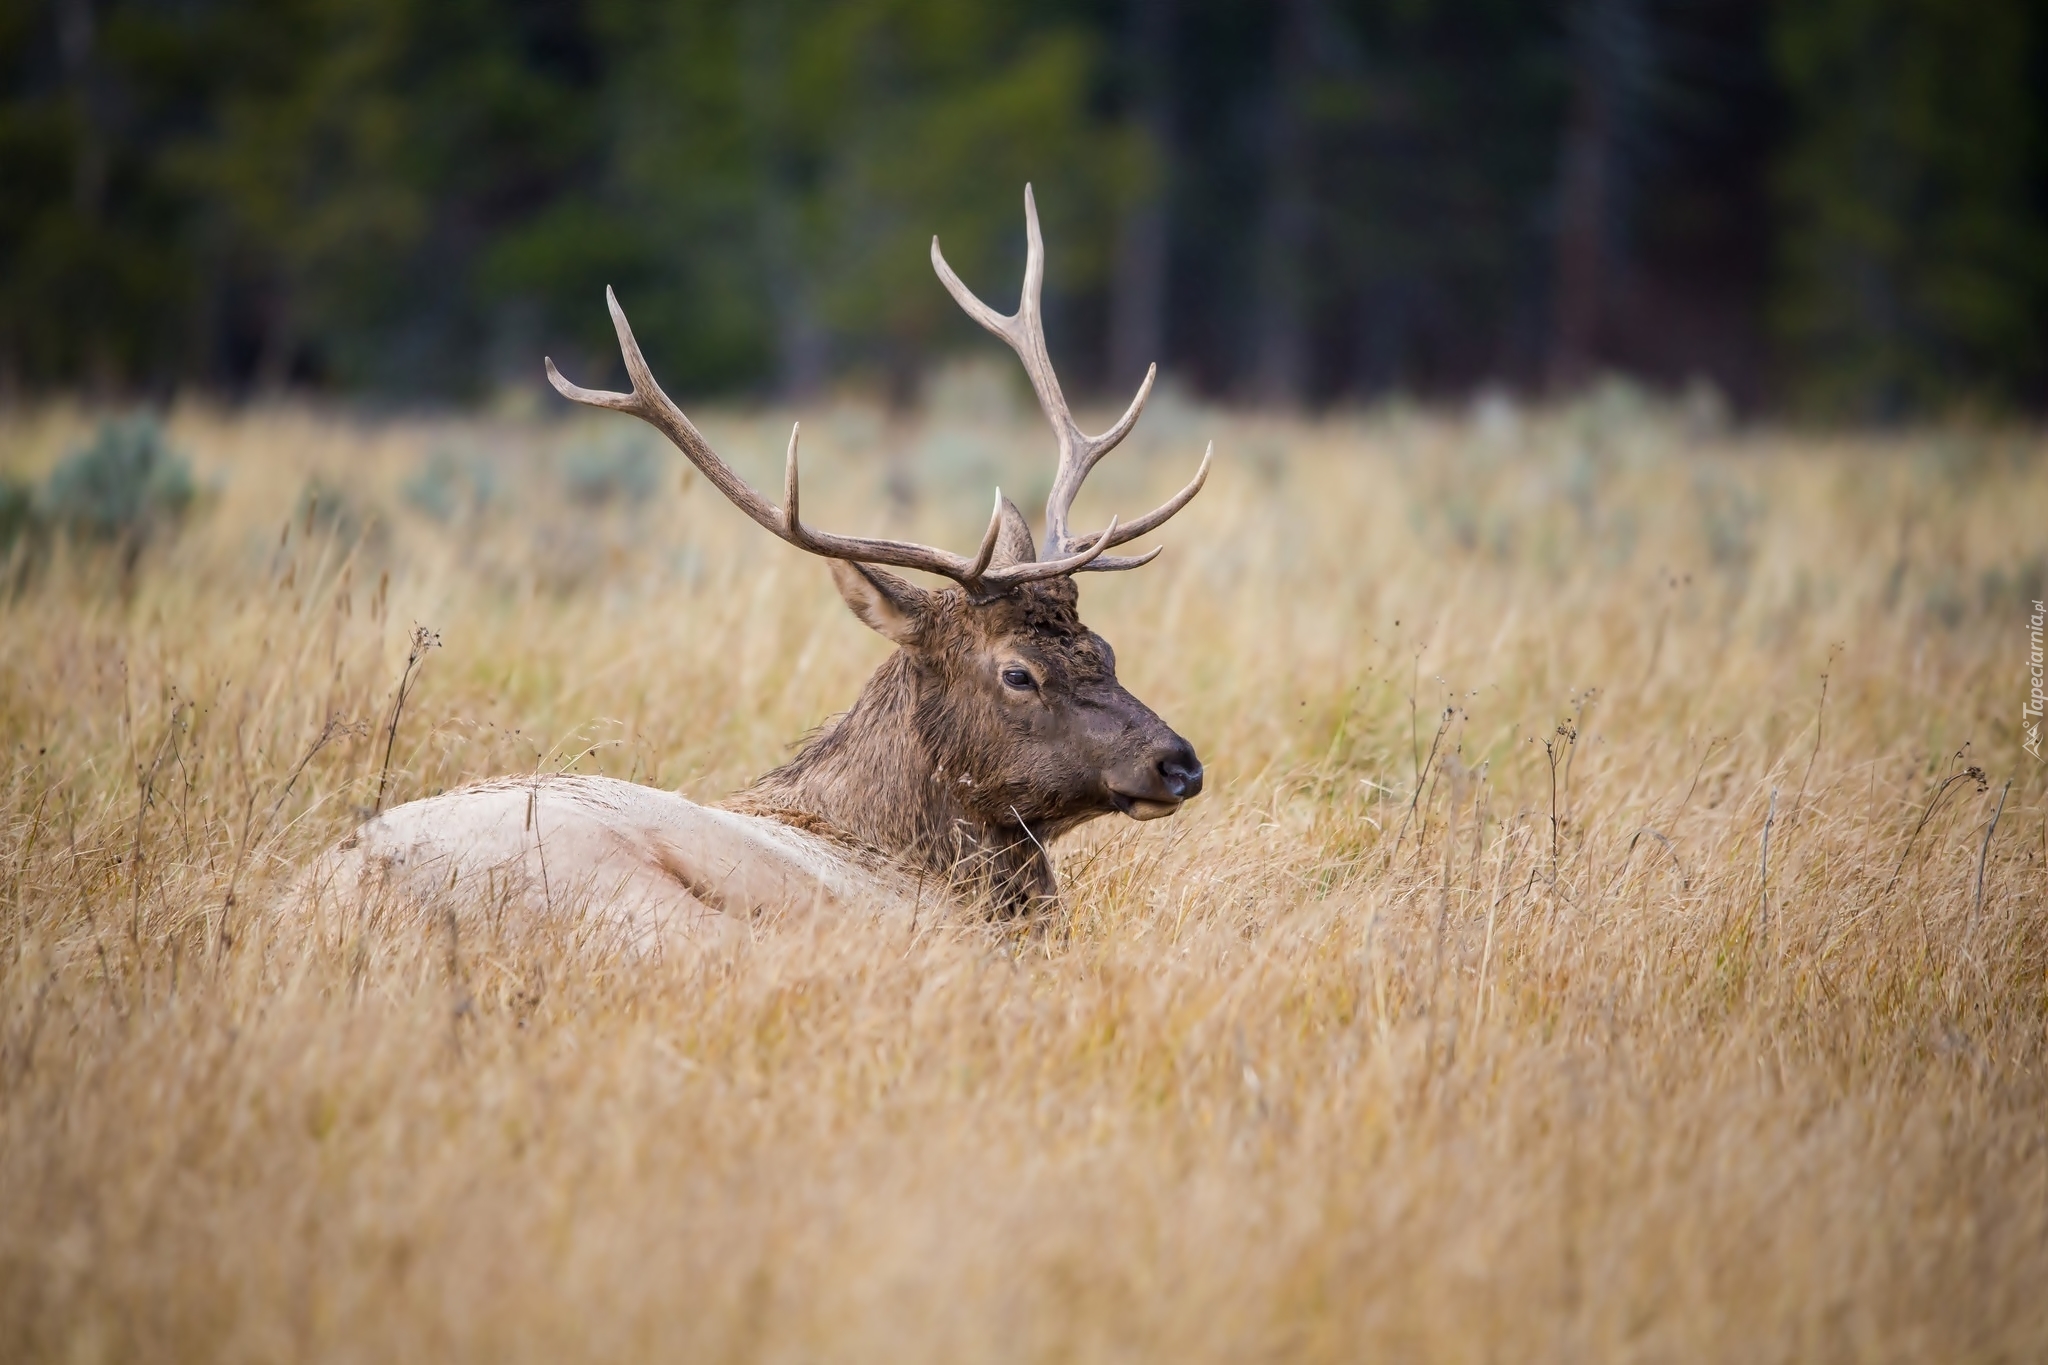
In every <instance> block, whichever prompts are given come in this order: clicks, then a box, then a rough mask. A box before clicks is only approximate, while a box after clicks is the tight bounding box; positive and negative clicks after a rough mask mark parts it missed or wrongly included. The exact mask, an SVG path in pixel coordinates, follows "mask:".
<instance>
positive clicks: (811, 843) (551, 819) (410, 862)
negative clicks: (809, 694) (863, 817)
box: [295, 775, 918, 950]
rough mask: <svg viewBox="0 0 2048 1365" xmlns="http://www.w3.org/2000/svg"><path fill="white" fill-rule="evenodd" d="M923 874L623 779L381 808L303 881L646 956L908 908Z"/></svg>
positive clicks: (497, 785)
mask: <svg viewBox="0 0 2048 1365" xmlns="http://www.w3.org/2000/svg"><path fill="white" fill-rule="evenodd" d="M917 894H918V892H917V886H916V881H915V878H914V877H912V876H909V875H908V874H905V873H903V872H901V871H900V870H897V869H893V868H891V867H890V866H889V865H888V864H887V863H886V862H885V861H883V860H881V859H880V858H878V857H876V856H873V855H864V854H863V853H862V851H860V850H857V849H853V848H850V847H849V846H848V845H847V844H845V843H844V842H842V841H839V840H835V839H832V838H829V837H826V836H824V835H821V834H816V833H812V832H810V831H806V830H802V829H798V828H795V827H794V826H792V825H789V824H786V823H784V822H782V821H779V820H772V819H769V818H767V817H765V816H759V815H747V814H742V813H740V812H737V811H730V810H722V809H720V808H718V807H716V806H704V805H699V804H698V803H696V802H694V801H691V800H689V799H687V798H685V797H682V796H678V795H676V794H675V793H674V792H667V791H661V790H659V789H657V788H654V787H646V786H640V785H637V784H634V783H630V782H622V781H619V780H618V779H616V778H606V777H583V776H569V775H551V776H541V777H517V778H499V779H496V780H493V781H489V782H482V783H478V784H476V785H474V786H469V787H463V788H460V789H458V790H456V791H451V792H444V793H442V794H441V795H439V796H433V797H428V798H426V799H425V800H421V801H413V802H409V803H407V804H405V805H402V806H399V807H397V808H395V809H393V810H389V811H386V812H384V813H383V814H382V815H379V816H377V817H376V818H374V819H372V820H371V821H370V822H369V823H367V824H365V825H364V826H363V827H362V828H360V829H358V830H357V831H355V832H354V833H353V834H351V835H349V836H348V837H347V838H346V839H343V840H342V841H341V842H340V843H339V844H337V845H335V846H334V847H333V848H332V849H330V850H329V851H328V852H327V853H325V854H324V855H322V856H321V857H320V858H319V859H318V860H317V861H316V862H315V863H314V864H313V865H312V866H311V867H309V868H308V869H307V870H306V871H305V872H304V873H303V874H302V875H301V877H300V879H299V882H298V884H297V888H296V891H295V896H296V898H297V899H299V900H300V901H301V903H304V904H310V905H314V906H321V905H326V906H333V907H337V908H339V907H346V906H359V905H367V904H381V905H385V906H395V907H400V908H403V909H408V910H424V909H427V908H430V907H438V906H444V905H445V906H449V907H456V908H460V909H462V910H463V911H464V912H466V913H469V912H479V911H481V912H485V913H488V912H489V911H492V910H500V911H502V910H504V909H506V908H515V907H516V908H517V910H518V911H519V912H520V913H521V914H523V915H525V916H528V917H531V916H534V915H541V916H548V917H553V918H554V919H556V920H558V921H559V922H560V923H561V924H562V925H563V926H565V927H571V928H575V929H577V930H578V931H579V932H585V933H593V934H596V935H599V936H601V937H604V938H606V939H611V940H615V941H617V942H618V943H620V944H621V945H622V946H626V947H631V948H634V949H640V950H645V949H650V948H657V947H662V946H673V945H675V944H678V943H681V942H686V941H703V940H707V939H714V940H715V939H718V938H721V937H724V936H726V935H728V934H730V933H731V932H733V931H734V930H736V929H738V928H739V927H741V926H743V925H745V924H747V923H749V922H753V921H756V920H759V919H761V918H763V917H764V916H771V915H772V916H786V915H789V914H792V913H794V914H803V913H809V912H813V911H828V912H832V913H847V912H852V911H862V912H879V913H889V912H891V911H894V910H903V911H905V912H908V911H909V909H910V906H911V903H912V902H913V900H914V899H915V897H916V896H917Z"/></svg>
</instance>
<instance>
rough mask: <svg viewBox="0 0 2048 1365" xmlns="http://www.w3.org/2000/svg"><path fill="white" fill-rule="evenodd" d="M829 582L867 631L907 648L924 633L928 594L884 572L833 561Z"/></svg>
mask: <svg viewBox="0 0 2048 1365" xmlns="http://www.w3.org/2000/svg"><path fill="white" fill-rule="evenodd" d="M827 562H828V563H829V564H831V566H832V581H833V582H834V583H836V584H838V585H839V595H840V596H841V597H843V598H845V599H846V605H847V606H849V607H851V608H853V614H854V615H855V616H858V617H859V618H860V619H861V622H862V623H863V624H864V625H866V626H867V628H868V629H869V630H872V631H874V632H875V633H876V634H877V635H882V636H885V637H887V638H888V639H891V640H894V641H895V642H896V643H897V644H899V645H907V644H909V643H911V642H912V641H913V640H915V639H916V638H917V636H918V633H919V632H920V631H922V630H923V629H924V622H925V617H926V615H927V613H928V611H929V604H930V599H931V594H929V593H927V592H926V591H925V590H924V589H923V588H920V587H918V586H917V585H916V584H915V583H911V582H908V581H906V580H904V579H901V578H898V577H897V576H896V575H895V574H892V573H890V572H889V571H888V570H886V569H877V568H875V567H873V566H872V565H868V564H855V563H854V562H853V561H851V560H846V559H833V560H828V561H827Z"/></svg>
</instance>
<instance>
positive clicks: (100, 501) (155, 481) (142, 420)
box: [33, 417, 198, 548]
mask: <svg viewBox="0 0 2048 1365" xmlns="http://www.w3.org/2000/svg"><path fill="white" fill-rule="evenodd" d="M197 495H198V486H197V485H196V484H195V483H194V482H193V479H192V466H191V464H190V463H189V462H188V461H187V460H186V459H185V457H184V456H182V455H180V454H179V453H178V452H176V451H174V450H172V449H171V448H170V446H169V444H168V443H167V442H166V441H165V440H164V435H163V428H162V427H160V426H159V425H158V424H157V422H156V420H155V419H154V418H151V417H133V418H128V419H125V420H113V419H110V420H108V421H105V422H102V423H100V429H99V431H98V432H97V433H96V434H95V435H94V437H93V439H92V441H91V443H90V444H88V445H86V446H83V447H81V448H80V449H78V450H76V451H74V452H72V453H71V454H70V455H69V456H67V457H65V459H64V461H63V463H61V464H59V465H58V466H57V467H56V468H55V469H53V470H51V471H50V478H49V482H47V483H46V484H44V485H43V491H42V496H41V497H40V498H39V499H37V503H38V506H36V507H35V508H34V509H33V511H34V514H35V515H36V516H38V517H40V519H41V520H42V521H44V522H46V523H47V524H48V525H50V526H51V527H53V528H61V529H63V530H66V531H69V532H70V533H71V534H72V535H74V536H77V537H79V538H80V539H84V540H97V541H107V542H120V543H122V544H125V545H127V546H130V547H132V548H139V547H140V545H141V544H142V543H143V542H144V541H146V540H148V539H149V538H150V537H151V536H153V535H155V534H156V533H158V532H160V531H164V530H169V529H173V528H175V527H176V525H177V524H178V523H179V522H180V521H181V520H183V519H184V516H185V513H186V512H188V511H190V510H191V507H192V503H193V500H194V498H195V497H197Z"/></svg>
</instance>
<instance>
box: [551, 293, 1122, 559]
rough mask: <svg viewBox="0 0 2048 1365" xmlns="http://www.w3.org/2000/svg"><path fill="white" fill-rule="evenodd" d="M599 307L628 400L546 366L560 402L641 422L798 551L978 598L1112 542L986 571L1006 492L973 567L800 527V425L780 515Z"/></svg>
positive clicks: (907, 545)
mask: <svg viewBox="0 0 2048 1365" xmlns="http://www.w3.org/2000/svg"><path fill="white" fill-rule="evenodd" d="M604 299H605V303H606V305H607V306H609V307H610V308H611V311H612V326H613V327H614V328H616V329H617V330H618V334H619V351H620V353H621V354H622V355H623V356H624V357H625V360H626V374H627V376H628V377H630V378H631V379H632V381H633V391H632V392H631V393H607V392H605V391H604V390H602V389H586V388H583V387H581V386H579V385H576V384H571V383H570V382H569V381H568V380H566V379H564V378H562V372H561V371H560V370H557V369H556V368H555V362H554V358H553V357H552V356H550V357H548V358H547V368H548V382H549V383H551V384H553V385H554V386H555V391H556V392H558V393H560V394H561V395H562V397H564V398H567V399H569V400H571V401H572V402H577V403H586V404H588V405H589V406H591V407H593V408H610V409H612V410H613V411H615V412H629V413H631V414H632V415H633V416H635V417H638V418H639V419H640V420H641V421H643V422H646V423H647V424H648V425H650V426H652V427H654V428H655V429H656V430H658V431H660V432H661V434H662V435H664V436H666V437H668V439H669V440H670V442H672V443H673V444H674V445H675V447H676V449H678V450H680V451H682V452H683V454H684V455H686V456H688V457H689V460H690V463H691V464H693V465H695V466H697V468H698V469H700V470H702V471H703V473H704V477H705V478H707V479H709V480H711V482H712V484H713V486H714V487H716V488H717V489H718V491H719V492H721V493H723V494H725V496H726V499H727V500H728V501H729V502H731V503H732V504H733V506H735V507H737V508H739V509H740V510H741V511H742V512H745V513H746V514H747V515H748V516H750V517H752V518H753V519H754V520H755V521H756V522H758V523H759V524H760V525H761V526H762V527H763V528H764V529H766V530H768V531H769V532H771V533H773V534H774V535H776V536H778V537H780V538H781V539H783V540H786V541H788V542H789V543H790V544H792V545H794V546H796V547H797V548H798V549H800V550H809V551H810V552H811V553H812V554H815V555H822V556H824V557H825V558H827V559H851V560H857V561H859V562H860V563H862V564H890V565H894V566H896V567H897V568H903V569H924V570H926V571H928V572H930V573H935V574H941V575H943V576H944V577H947V578H950V579H953V580H954V581H955V582H957V583H960V584H962V585H964V586H966V587H968V588H970V589H973V590H975V591H987V590H990V589H1000V588H1007V587H1012V586H1014V585H1016V584H1019V583H1031V582H1035V581H1037V580H1038V579H1041V578H1057V577H1059V576H1060V575H1061V574H1069V573H1073V572H1074V571H1075V570H1077V569H1080V568H1081V567H1083V566H1084V565H1086V564H1087V563H1088V561H1090V560H1091V559H1094V558H1095V557H1096V556H1097V555H1099V554H1101V553H1102V552H1103V551H1104V550H1105V549H1107V548H1109V545H1110V544H1111V541H1110V537H1111V536H1112V535H1114V534H1115V533H1116V529H1117V527H1116V523H1115V522H1114V521H1113V520H1112V521H1111V523H1110V527H1109V530H1107V531H1105V532H1104V533H1103V534H1102V535H1101V536H1100V537H1098V540H1099V541H1100V543H1099V544H1096V545H1093V546H1088V547H1084V548H1083V549H1082V550H1081V551H1080V552H1079V553H1077V554H1072V555H1067V556H1065V557H1063V558H1058V559H1054V560H1051V561H1042V562H1039V563H1035V564H1015V565H1005V566H1001V567H996V568H991V567H990V566H989V561H990V560H991V559H992V558H993V557H994V556H995V549H996V534H997V532H998V531H999V530H1001V528H1002V515H1003V490H1002V489H1000V488H998V489H997V490H996V506H995V511H994V512H993V513H992V514H991V515H990V517H989V521H988V530H987V531H986V532H985V533H984V534H983V535H982V538H981V549H980V550H979V551H978V552H977V553H976V554H975V556H974V558H973V559H963V558H962V557H961V556H959V555H956V554H953V553H952V552H950V551H947V550H940V549H936V548H934V547H933V546H930V545H919V544H916V543H915V542H912V541H907V540H870V539H868V538H867V537H865V536H841V535H834V534H833V533H831V532H830V531H814V530H812V529H811V528H810V527H808V526H806V525H804V524H803V522H802V521H801V520H799V519H798V516H797V460H796V442H797V433H798V432H799V431H800V430H801V425H800V424H799V425H798V426H792V427H791V428H790V431H789V455H788V459H787V463H786V464H785V467H784V471H783V505H782V506H781V507H779V508H778V507H777V506H776V505H775V504H774V503H772V502H770V501H768V499H766V498H764V497H762V496H761V495H760V494H759V493H757V492H755V491H754V490H753V489H752V488H751V487H750V486H748V484H747V481H746V480H745V479H742V478H741V477H740V476H739V475H738V474H737V473H735V472H734V471H733V468H732V466H731V465H728V464H727V463H726V462H725V461H724V460H722V459H720V458H719V456H718V452H717V451H715V450H713V449H712V448H711V443H710V442H709V441H706V440H705V439H704V436H703V433H701V432H699V431H698V430H697V428H696V427H695V426H694V425H692V423H691V422H690V419H689V418H688V417H686V416H684V415H683V410H682V409H681V408H679V407H677V406H676V404H675V400H674V399H672V398H670V397H669V396H668V395H667V394H665V393H663V392H662V391H661V385H660V384H658V383H656V382H655V378H654V373H653V371H651V370H649V369H648V368H647V360H646V357H644V356H642V355H641V354H640V343H639V342H637V341H635V340H634V339H633V328H632V325H631V324H630V323H628V322H627V321H626V310H625V309H623V308H621V307H619V300H618V296H617V295H615V294H613V293H612V291H611V289H610V288H609V287H607V288H606V289H605V291H604Z"/></svg>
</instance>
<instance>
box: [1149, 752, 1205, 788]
mask: <svg viewBox="0 0 2048 1365" xmlns="http://www.w3.org/2000/svg"><path fill="white" fill-rule="evenodd" d="M1159 777H1160V780H1161V781H1163V782H1165V783H1166V789H1167V790H1168V791H1170V792H1172V793H1173V796H1174V799H1175V800H1176V801H1185V800H1187V799H1188V798H1189V797H1191V796H1200V795H1201V794H1202V760H1201V759H1199V758H1196V757H1195V750H1194V746H1193V745H1191V744H1189V743H1188V742H1187V741H1186V740H1181V741H1180V742H1179V743H1177V744H1175V745H1174V746H1173V748H1171V749H1170V750H1168V751H1167V754H1166V757H1164V758H1162V759H1160V760H1159Z"/></svg>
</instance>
